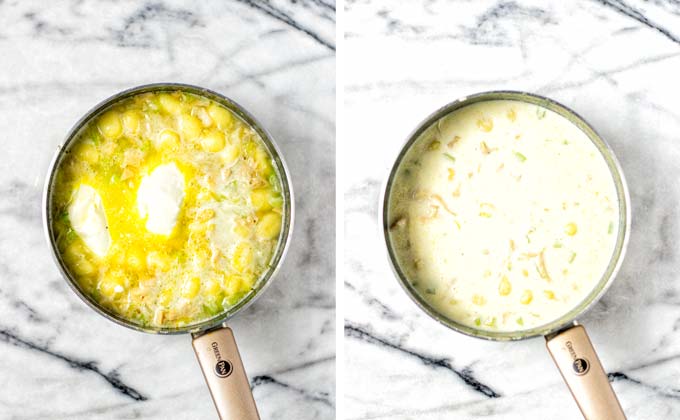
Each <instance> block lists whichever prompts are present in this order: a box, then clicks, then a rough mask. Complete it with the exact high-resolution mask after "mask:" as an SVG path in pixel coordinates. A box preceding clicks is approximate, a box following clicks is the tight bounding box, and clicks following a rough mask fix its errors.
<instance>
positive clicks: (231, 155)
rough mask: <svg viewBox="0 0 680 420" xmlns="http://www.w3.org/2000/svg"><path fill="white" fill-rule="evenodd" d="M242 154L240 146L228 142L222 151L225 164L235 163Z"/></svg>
mask: <svg viewBox="0 0 680 420" xmlns="http://www.w3.org/2000/svg"><path fill="white" fill-rule="evenodd" d="M240 154H241V151H240V150H239V148H238V146H236V145H233V144H227V145H226V147H225V148H224V149H223V150H222V153H221V156H222V161H223V162H224V164H225V165H230V164H232V163H234V162H235V161H236V159H238V157H239V155H240Z"/></svg>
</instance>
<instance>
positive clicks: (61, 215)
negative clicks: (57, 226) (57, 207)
mask: <svg viewBox="0 0 680 420" xmlns="http://www.w3.org/2000/svg"><path fill="white" fill-rule="evenodd" d="M59 221H60V222H62V223H66V224H69V223H70V220H69V218H68V211H66V210H64V211H62V212H61V213H59Z"/></svg>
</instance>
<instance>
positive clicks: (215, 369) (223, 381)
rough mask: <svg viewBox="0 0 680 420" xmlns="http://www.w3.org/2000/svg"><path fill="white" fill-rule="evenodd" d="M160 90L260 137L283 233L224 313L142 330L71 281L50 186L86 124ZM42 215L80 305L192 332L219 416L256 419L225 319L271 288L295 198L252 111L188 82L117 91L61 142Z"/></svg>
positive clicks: (111, 316) (115, 319) (127, 324)
mask: <svg viewBox="0 0 680 420" xmlns="http://www.w3.org/2000/svg"><path fill="white" fill-rule="evenodd" d="M161 91H182V92H187V93H191V94H194V95H198V96H202V97H205V98H208V99H211V100H213V101H215V102H217V103H219V104H221V105H223V106H225V107H226V108H228V109H229V110H231V111H232V112H233V113H234V114H236V115H237V116H238V117H239V118H241V119H242V120H243V121H245V122H246V123H247V124H248V125H250V126H251V127H252V128H253V129H254V130H255V131H256V132H257V133H258V134H259V135H260V137H261V138H262V140H263V142H264V144H265V146H266V147H267V149H268V150H269V152H270V153H271V155H272V157H273V163H274V166H275V169H276V171H277V172H278V174H279V176H280V179H281V185H282V191H281V195H282V198H283V207H282V209H283V223H282V228H281V233H280V234H279V238H278V244H277V247H276V250H275V252H274V255H273V257H272V260H271V264H270V267H269V269H268V270H267V272H266V273H264V275H263V276H262V277H261V278H260V279H259V281H258V282H257V283H256V285H255V287H254V289H253V290H252V291H251V292H249V293H248V294H247V295H246V296H245V297H244V298H243V299H242V300H241V301H239V302H238V303H237V304H236V305H234V306H233V307H231V308H229V309H226V310H224V311H223V312H222V313H220V314H218V315H215V316H214V317H212V318H210V319H207V320H204V321H200V322H197V323H194V324H191V325H185V326H182V327H177V328H154V327H143V326H140V325H138V324H135V323H132V322H130V321H129V320H126V319H124V318H122V317H121V316H119V315H117V314H116V313H114V312H112V311H110V310H108V309H107V308H105V307H103V306H101V305H99V304H98V303H97V302H96V301H95V300H94V299H92V298H91V297H90V296H89V295H88V294H87V293H85V291H84V290H83V289H82V288H81V287H80V285H79V284H78V282H77V281H76V280H75V278H74V276H72V275H71V273H70V272H69V270H68V268H67V265H66V264H65V263H64V261H63V260H62V257H61V255H60V253H59V252H58V250H57V246H56V238H55V232H54V230H53V227H52V215H51V212H50V205H51V200H52V193H53V185H54V182H55V177H56V172H57V169H58V168H59V163H60V162H61V161H62V159H63V158H64V156H65V154H66V153H68V152H69V150H70V146H71V144H72V143H73V141H74V140H75V139H76V138H77V137H78V134H79V133H80V131H81V130H82V129H83V128H84V127H85V126H87V124H88V123H89V122H90V121H92V120H93V119H94V118H97V117H98V116H99V115H100V114H102V113H103V112H105V111H106V110H108V109H109V108H111V107H112V106H115V105H116V104H118V103H119V102H120V101H123V100H125V99H127V98H130V97H132V96H135V95H139V94H142V93H147V92H161ZM42 212H43V225H44V229H45V234H46V236H47V241H48V243H49V246H50V248H51V250H52V256H53V257H54V260H55V262H56V264H57V267H58V268H59V270H60V271H61V274H62V276H63V277H64V279H65V280H66V282H67V283H68V285H69V286H70V287H71V289H72V290H73V291H74V292H75V293H76V295H78V297H80V299H81V300H82V301H83V302H85V303H86V304H87V305H88V306H89V307H90V308H92V309H93V310H94V311H96V312H97V313H99V314H101V315H103V316H104V317H106V318H107V319H109V320H111V321H113V322H115V323H117V324H119V325H123V326H125V327H128V328H131V329H133V330H136V331H141V332H146V333H152V334H180V333H188V334H191V338H192V345H193V347H194V351H195V352H196V356H197V358H198V362H199V364H200V367H201V370H202V371H203V375H204V377H205V380H206V383H207V384H208V388H209V390H210V394H211V395H212V398H213V401H214V403H215V406H216V408H217V412H218V414H219V416H220V418H222V419H242V420H255V419H259V415H258V412H257V408H256V405H255V401H254V399H253V395H252V392H251V389H250V384H249V382H248V377H247V375H246V372H245V370H244V368H243V363H242V362H241V357H240V355H239V352H238V348H237V346H236V341H235V339H234V335H233V333H232V330H231V329H230V328H229V327H228V326H227V321H228V320H229V319H230V318H232V317H233V316H235V315H236V314H238V313H239V312H241V311H242V310H244V309H245V308H247V307H248V306H249V305H250V304H252V303H253V302H254V301H255V299H256V298H257V297H258V296H260V295H261V294H262V293H263V292H264V290H265V289H266V288H267V286H269V284H270V283H271V282H272V280H273V278H274V276H275V274H276V272H277V270H278V269H279V267H280V266H281V264H282V262H283V259H284V256H285V254H286V251H287V249H288V246H289V244H290V237H291V234H292V231H293V218H294V200H293V187H292V184H291V180H290V175H289V173H288V169H287V168H286V164H285V162H284V160H283V156H282V155H281V152H280V151H279V149H278V147H277V146H276V144H275V143H274V140H273V138H272V136H271V135H270V134H269V133H268V132H267V131H266V130H265V129H264V128H263V127H262V125H261V124H260V123H259V122H257V120H256V119H255V118H254V117H253V116H252V115H251V114H250V113H248V112H247V111H246V110H245V109H243V107H241V106H240V105H238V104H237V103H236V102H234V101H232V100H231V99H229V98H227V97H225V96H223V95H221V94H219V93H216V92H213V91H211V90H208V89H204V88H201V87H197V86H191V85H186V84H177V83H156V84H149V85H144V86H139V87H135V88H132V89H128V90H125V91H123V92H120V93H118V94H116V95H114V96H112V97H110V98H108V99H106V100H104V101H102V102H101V103H99V104H97V105H96V106H95V107H94V108H92V109H91V110H90V111H89V112H87V113H86V114H85V115H84V116H83V117H82V118H81V119H80V120H79V121H78V122H77V123H76V124H75V126H74V127H73V128H72V129H71V131H70V132H69V133H68V135H67V136H66V139H65V141H64V142H63V144H61V145H60V146H59V147H58V148H57V151H56V153H55V156H54V159H53V160H52V163H51V165H50V169H49V171H48V174H47V179H46V181H45V189H44V192H43V203H42Z"/></svg>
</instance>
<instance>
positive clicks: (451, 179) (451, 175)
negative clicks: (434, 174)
mask: <svg viewBox="0 0 680 420" xmlns="http://www.w3.org/2000/svg"><path fill="white" fill-rule="evenodd" d="M448 169H449V181H453V178H454V177H455V176H456V171H454V170H453V168H448Z"/></svg>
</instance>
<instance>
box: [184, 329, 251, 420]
mask: <svg viewBox="0 0 680 420" xmlns="http://www.w3.org/2000/svg"><path fill="white" fill-rule="evenodd" d="M192 345H193V346H194V351H195V352H196V357H198V363H199V364H200V365H201V370H202V371H203V376H204V377H205V381H206V382H207V383H208V389H209V390H210V395H211V396H212V399H213V402H214V403H215V407H216V408H217V414H218V415H219V416H220V419H222V420H259V419H260V416H259V415H258V413H257V407H256V406H255V400H254V399H253V393H252V391H251V390H250V383H248V375H246V371H245V369H243V362H241V356H240V355H239V354H238V348H237V347H236V340H235V339H234V333H233V332H232V331H231V328H229V327H226V326H224V327H222V328H218V329H216V330H212V331H209V332H207V333H205V334H201V335H199V336H194V339H193V342H192Z"/></svg>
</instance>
